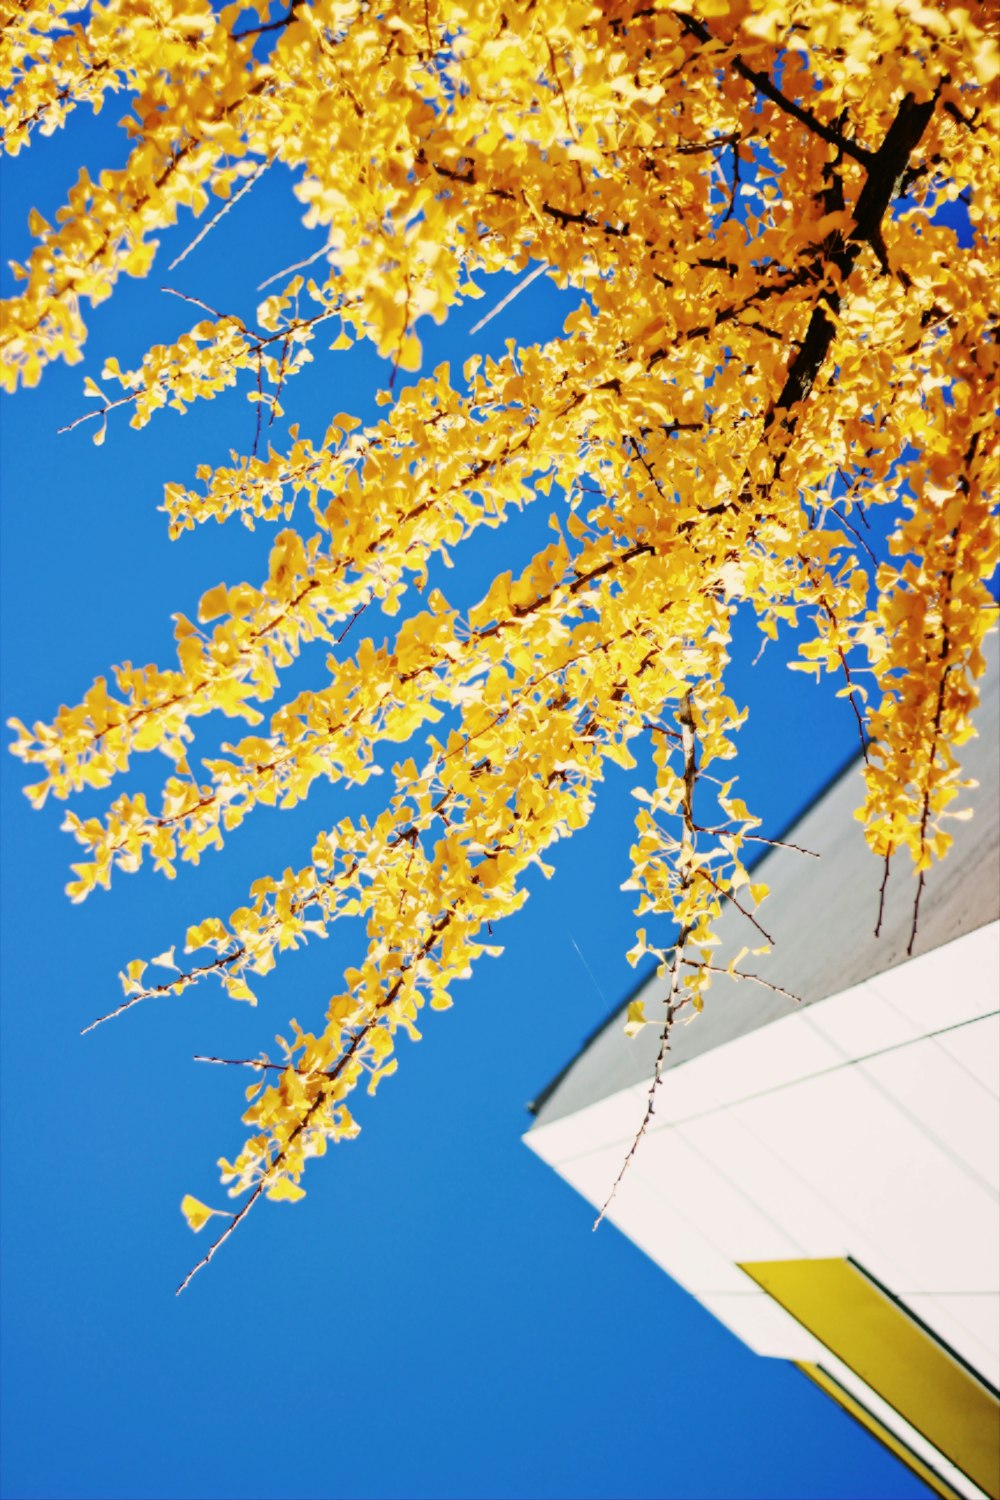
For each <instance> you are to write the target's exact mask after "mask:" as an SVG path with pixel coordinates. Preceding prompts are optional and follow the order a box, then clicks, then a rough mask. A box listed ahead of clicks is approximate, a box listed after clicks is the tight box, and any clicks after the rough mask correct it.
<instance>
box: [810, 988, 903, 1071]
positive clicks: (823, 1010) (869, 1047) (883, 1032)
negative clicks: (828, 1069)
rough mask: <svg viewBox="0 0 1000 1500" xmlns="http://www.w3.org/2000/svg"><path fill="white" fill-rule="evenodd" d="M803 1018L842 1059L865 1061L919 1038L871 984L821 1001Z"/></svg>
mask: <svg viewBox="0 0 1000 1500" xmlns="http://www.w3.org/2000/svg"><path fill="white" fill-rule="evenodd" d="M802 1015H803V1019H804V1020H805V1021H806V1022H807V1023H808V1024H809V1025H810V1026H814V1027H815V1028H816V1029H817V1030H818V1031H820V1032H821V1033H822V1034H823V1036H825V1037H826V1039H827V1041H829V1042H831V1043H832V1044H833V1046H834V1047H836V1048H837V1051H838V1052H840V1053H841V1055H842V1056H843V1057H844V1058H845V1059H854V1058H858V1057H868V1056H869V1055H870V1054H871V1053H873V1052H884V1051H885V1050H886V1048H887V1047H899V1046H901V1045H902V1044H903V1043H904V1042H912V1041H916V1039H917V1038H918V1037H919V1036H921V1035H922V1032H921V1030H920V1028H919V1027H918V1026H917V1024H916V1023H915V1022H914V1021H912V1020H910V1018H909V1017H907V1016H905V1015H903V1013H902V1012H901V1011H899V1010H895V1009H893V1007H892V1006H891V1005H889V1004H887V1003H886V1001H885V1000H883V999H882V997H881V996H880V995H879V994H878V992H877V991H876V990H874V989H872V987H871V985H870V984H859V985H856V986H855V987H854V989H851V990H845V991H844V992H843V994H841V995H831V996H830V998H829V1000H820V1001H819V1002H818V1003H817V1004H816V1005H810V1006H809V1007H808V1009H807V1010H805V1011H803V1012H802Z"/></svg>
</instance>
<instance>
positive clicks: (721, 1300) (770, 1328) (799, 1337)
mask: <svg viewBox="0 0 1000 1500" xmlns="http://www.w3.org/2000/svg"><path fill="white" fill-rule="evenodd" d="M747 1280H748V1278H746V1277H744V1281H745V1282H746V1281H747ZM698 1300H699V1302H701V1304H702V1305H703V1306H704V1307H707V1308H708V1310H709V1312H710V1313H712V1314H713V1315H714V1316H715V1317H716V1318H718V1320H719V1322H720V1323H724V1324H725V1325H726V1327H727V1328H728V1329H729V1330H730V1332H731V1333H735V1334H736V1336H737V1338H741V1339H742V1340H743V1342H744V1343H745V1344H748V1345H749V1346H750V1348H751V1349H752V1350H753V1351H754V1353H755V1354H767V1355H770V1356H772V1357H773V1358H776V1359H798V1360H805V1361H807V1362H809V1363H813V1362H815V1361H817V1360H821V1359H823V1358H824V1357H825V1356H826V1350H825V1349H824V1348H823V1345H822V1344H821V1343H820V1342H819V1340H818V1339H814V1338H813V1336H812V1334H811V1333H809V1332H808V1331H807V1330H806V1329H805V1328H803V1327H802V1324H801V1323H797V1322H796V1321H795V1319H794V1318H793V1317H791V1316H790V1314H789V1313H786V1312H785V1309H784V1308H783V1307H779V1306H778V1304H777V1302H772V1300H771V1298H770V1297H769V1296H768V1295H767V1293H766V1292H761V1291H759V1290H756V1289H754V1290H752V1291H750V1292H699V1293H698Z"/></svg>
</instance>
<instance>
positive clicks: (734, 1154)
mask: <svg viewBox="0 0 1000 1500" xmlns="http://www.w3.org/2000/svg"><path fill="white" fill-rule="evenodd" d="M677 1129H678V1131H679V1133H680V1134H681V1135H682V1136H683V1138H684V1139H685V1140H686V1141H687V1142H688V1143H689V1144H690V1145H692V1146H693V1147H694V1148H695V1149H696V1150H697V1151H700V1152H701V1153H702V1154H703V1155H704V1156H706V1157H707V1158H708V1159H709V1160H710V1161H712V1162H713V1163H714V1165H715V1166H716V1167H718V1169H719V1170H720V1171H721V1172H722V1173H723V1174H724V1175H725V1176H727V1177H729V1178H730V1179H731V1180H732V1181H733V1182H735V1184H736V1185H737V1186H738V1187H740V1188H742V1190H743V1191H744V1192H745V1193H746V1194H747V1195H748V1196H749V1197H750V1198H751V1199H752V1200H753V1202H754V1203H756V1204H758V1206H759V1207H760V1208H761V1210H762V1211H763V1212H764V1213H766V1214H767V1215H768V1216H769V1218H771V1219H772V1220H774V1222H775V1223H777V1224H779V1225H780V1226H781V1228H782V1229H784V1231H785V1233H786V1234H787V1235H788V1237H789V1239H791V1240H793V1241H794V1242H795V1244H796V1245H797V1247H798V1250H797V1253H798V1254H799V1255H803V1256H811V1257H818V1256H836V1255H849V1254H853V1255H855V1256H857V1257H858V1258H859V1259H862V1260H863V1259H864V1257H865V1254H866V1253H867V1252H868V1251H869V1250H870V1248H871V1247H870V1246H869V1244H868V1239H867V1236H866V1235H864V1234H863V1233H862V1232H861V1231H860V1229H859V1228H858V1227H856V1226H855V1227H852V1226H850V1225H849V1224H848V1223H847V1222H846V1220H845V1218H844V1215H843V1213H842V1211H841V1210H840V1209H838V1208H834V1207H833V1205H832V1204H830V1203H829V1202H827V1200H826V1199H825V1198H824V1196H823V1193H822V1184H821V1183H819V1182H817V1181H816V1179H815V1177H810V1178H804V1177H802V1176H800V1175H798V1174H797V1173H796V1172H794V1171H793V1170H792V1169H791V1167H789V1166H788V1165H787V1163H786V1162H784V1161H782V1160H781V1158H780V1157H779V1156H777V1155H776V1154H775V1153H774V1151H773V1150H772V1149H771V1147H770V1146H769V1145H768V1144H767V1143H766V1142H764V1141H762V1140H761V1139H760V1138H759V1137H758V1136H755V1135H752V1134H751V1133H750V1132H749V1131H748V1130H747V1129H746V1126H745V1124H744V1123H743V1122H742V1121H741V1120H740V1119H739V1117H738V1116H737V1114H736V1113H735V1112H734V1111H733V1110H719V1111H717V1112H716V1113H715V1114H711V1115H703V1116H702V1117H701V1118H700V1119H698V1120H689V1121H687V1122H686V1123H685V1124H684V1125H681V1126H678V1127H677ZM736 1258H737V1259H738V1260H748V1259H751V1257H750V1256H745V1255H743V1254H738V1255H737V1257H736ZM760 1258H763V1257H760Z"/></svg>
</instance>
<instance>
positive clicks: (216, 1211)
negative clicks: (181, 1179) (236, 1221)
mask: <svg viewBox="0 0 1000 1500" xmlns="http://www.w3.org/2000/svg"><path fill="white" fill-rule="evenodd" d="M181 1213H182V1214H183V1215H184V1217H185V1219H187V1221H188V1227H189V1228H190V1229H193V1230H194V1232H195V1234H197V1233H198V1231H199V1230H200V1229H204V1227H205V1225H206V1224H207V1223H208V1221H209V1219H211V1218H213V1217H214V1216H215V1215H219V1216H220V1217H221V1218H223V1219H231V1218H232V1214H228V1213H226V1211H225V1209H222V1208H209V1207H208V1206H207V1204H205V1203H200V1202H199V1201H198V1199H197V1198H192V1196H191V1194H190V1193H185V1195H184V1197H183V1198H182V1199H181Z"/></svg>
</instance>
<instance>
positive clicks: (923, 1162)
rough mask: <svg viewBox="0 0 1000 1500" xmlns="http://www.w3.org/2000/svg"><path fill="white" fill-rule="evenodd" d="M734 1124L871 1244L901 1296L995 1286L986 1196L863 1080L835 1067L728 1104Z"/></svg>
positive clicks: (993, 1236) (992, 1216)
mask: <svg viewBox="0 0 1000 1500" xmlns="http://www.w3.org/2000/svg"><path fill="white" fill-rule="evenodd" d="M734 1109H735V1113H736V1114H737V1115H738V1117H739V1118H740V1119H741V1120H742V1121H743V1122H744V1123H745V1124H746V1125H747V1127H748V1128H749V1129H750V1130H752V1131H753V1132H754V1133H755V1134H757V1135H759V1136H760V1137H761V1138H762V1139H763V1140H764V1141H765V1142H766V1143H767V1144H768V1145H769V1146H770V1147H771V1149H772V1150H773V1151H774V1152H775V1153H776V1154H777V1155H778V1156H780V1157H781V1159H782V1160H783V1161H784V1162H786V1163H787V1165H788V1166H789V1167H791V1168H792V1170H793V1171H795V1172H796V1173H797V1174H798V1175H799V1176H801V1177H804V1178H805V1179H806V1180H807V1181H809V1182H814V1183H816V1184H817V1186H821V1188H822V1192H823V1195H824V1197H825V1198H826V1199H827V1201H828V1202H829V1203H830V1204H831V1205H832V1206H833V1207H834V1208H836V1209H838V1210H839V1211H840V1212H841V1213H842V1214H843V1216H844V1219H845V1222H846V1223H847V1224H848V1225H850V1226H851V1228H852V1229H857V1230H858V1231H860V1232H861V1233H863V1234H864V1235H865V1236H866V1238H867V1239H868V1241H869V1243H870V1244H871V1245H872V1246H873V1252H872V1253H873V1255H877V1261H876V1263H874V1264H872V1265H871V1266H870V1267H869V1269H870V1270H871V1271H872V1272H873V1273H874V1274H875V1275H876V1276H878V1277H879V1279H880V1280H882V1281H884V1282H886V1284H887V1285H889V1286H891V1287H892V1289H893V1291H895V1292H897V1293H898V1294H900V1295H905V1294H906V1293H908V1292H918V1293H926V1292H937V1291H952V1292H984V1291H990V1290H992V1289H993V1288H994V1287H995V1286H996V1282H997V1274H998V1273H997V1266H998V1264H1000V1233H998V1223H997V1209H996V1203H995V1201H994V1200H993V1198H992V1195H991V1194H990V1193H988V1192H987V1191H986V1190H985V1189H984V1188H982V1187H980V1186H978V1185H977V1184H976V1183H975V1182H973V1181H972V1179H971V1178H970V1177H968V1176H967V1175H966V1174H965V1173H964V1172H963V1171H962V1169H961V1168H960V1167H958V1166H956V1165H955V1163H954V1162H953V1161H952V1159H951V1158H950V1157H948V1156H946V1155H945V1153H944V1152H943V1151H941V1150H940V1148H938V1147H937V1146H935V1144H934V1143H933V1141H931V1140H929V1139H928V1137H927V1136H926V1135H925V1134H924V1133H923V1132H922V1131H920V1130H918V1128H917V1127H916V1126H915V1125H914V1124H913V1123H912V1121H910V1120H909V1119H908V1118H907V1117H906V1116H905V1115H904V1114H902V1113H901V1111H900V1110H899V1109H898V1108H897V1107H896V1106H895V1105H894V1104H893V1103H892V1102H891V1101H890V1100H888V1099H887V1098H886V1097H885V1096H884V1095H883V1094H881V1093H880V1092H879V1091H878V1089H876V1088H875V1086H874V1085H873V1084H872V1083H871V1082H870V1080H868V1079H867V1078H865V1077H864V1076H863V1074H862V1072H861V1070H860V1068H859V1066H858V1065H851V1066H849V1067H845V1068H840V1069H838V1070H837V1071H836V1072H834V1073H826V1074H823V1075H821V1076H819V1077H817V1078H812V1079H808V1080H806V1081H805V1082H803V1083H800V1084H796V1085H794V1086H792V1087H790V1088H786V1089H780V1090H778V1091H777V1092H775V1093H773V1094H767V1095H764V1096H763V1097H761V1098H759V1099H751V1100H746V1101H744V1102H743V1103H741V1104H739V1105H736V1106H734Z"/></svg>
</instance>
